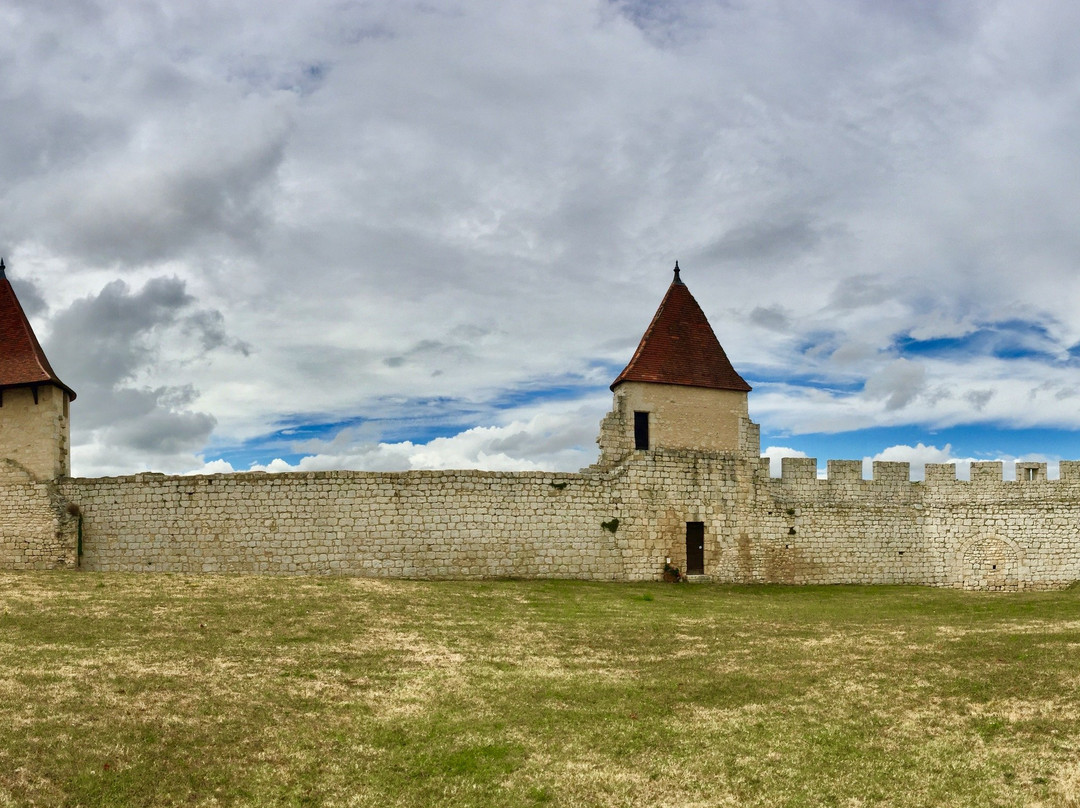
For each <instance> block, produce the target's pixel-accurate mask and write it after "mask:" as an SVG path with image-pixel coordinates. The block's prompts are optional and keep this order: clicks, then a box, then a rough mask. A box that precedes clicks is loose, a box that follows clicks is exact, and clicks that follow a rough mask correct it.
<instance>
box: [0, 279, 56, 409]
mask: <svg viewBox="0 0 1080 808" xmlns="http://www.w3.org/2000/svg"><path fill="white" fill-rule="evenodd" d="M4 269H5V267H4V266H3V262H2V261H0V389H3V388H5V387H31V386H33V385H35V384H55V385H56V386H57V387H59V388H61V389H62V390H66V391H67V393H68V395H69V396H71V398H72V399H74V398H75V391H74V390H72V389H71V388H70V387H68V386H67V385H66V384H64V383H63V382H62V381H60V379H58V378H57V377H56V374H55V373H54V372H53V369H52V367H51V366H50V365H49V360H48V359H46V358H45V352H44V351H42V350H41V344H40V343H39V342H38V341H37V337H35V336H34V330H33V329H32V328H31V327H30V322H29V321H28V320H27V319H26V314H25V313H24V312H23V309H22V306H21V305H19V299H18V298H17V297H15V290H14V289H12V288H11V283H10V281H8V279H7V275H6V274H5V272H4Z"/></svg>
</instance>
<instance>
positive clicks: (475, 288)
mask: <svg viewBox="0 0 1080 808" xmlns="http://www.w3.org/2000/svg"><path fill="white" fill-rule="evenodd" d="M1078 28H1080V7H1076V8H1073V7H1072V6H1068V5H1063V4H1058V3H1054V4H1050V3H1046V4H1044V3H1030V2H1020V1H1019V0H1002V1H1001V2H996V3H992V4H988V3H983V2H975V1H974V0H972V2H964V1H963V0H959V1H958V2H950V3H941V4H937V3H934V4H926V3H903V4H901V3H876V2H875V3H848V2H838V1H837V0H829V1H826V0H808V2H800V3H778V4H730V3H724V2H719V1H718V0H680V1H679V2H659V1H658V2H635V1H634V0H554V2H546V3H531V2H525V1H524V0H520V2H519V0H467V1H464V0H463V1H460V2H458V1H455V0H440V2H436V3H430V2H410V0H393V1H392V2H391V0H385V1H383V2H380V0H374V2H366V3H344V4H333V5H331V4H325V3H317V2H306V1H305V0H293V2H289V3H286V2H276V1H274V0H270V1H269V2H268V1H267V0H260V1H259V2H255V0H224V2H219V3H213V4H197V3H196V4H176V3H165V2H145V3H139V4H126V3H125V4H118V3H111V2H105V1H104V0H69V2H66V3H64V4H61V5H55V4H15V5H10V6H9V7H7V8H6V9H5V14H4V15H2V17H0V95H2V97H3V98H4V102H5V118H4V137H3V138H0V179H2V180H3V181H2V182H0V203H2V204H3V210H4V211H5V214H4V216H3V217H0V254H2V255H3V256H4V257H5V259H6V261H7V265H8V267H9V270H8V276H9V278H11V280H12V283H13V284H14V285H15V287H16V290H17V292H18V293H19V295H20V299H21V300H22V301H23V303H24V306H25V307H26V309H27V311H28V312H29V313H30V316H31V318H32V322H33V324H34V326H35V329H36V330H37V332H38V334H39V336H40V337H41V339H42V341H43V343H44V345H45V348H46V351H47V353H48V355H49V357H50V359H51V360H52V363H53V365H54V366H55V368H56V370H57V372H58V373H59V375H60V376H61V378H62V379H64V381H65V382H66V383H67V384H69V385H71V386H72V387H73V388H74V389H75V390H76V391H77V392H78V394H79V397H78V400H77V401H76V402H75V405H74V407H73V409H72V418H73V434H72V463H73V470H74V471H75V473H77V474H82V475H91V476H92V475H107V474H122V473H129V472H135V471H141V470H145V469H152V470H157V471H163V472H170V473H186V472H197V471H211V472H213V471H228V470H230V469H236V470H245V469H270V470H288V469H296V468H303V469H323V468H356V469H369V468H370V469H407V468H446V467H478V468H493V469H536V468H552V469H577V468H580V467H582V466H585V465H588V464H589V463H591V462H592V461H593V460H594V459H595V456H596V447H595V437H596V433H597V429H598V425H599V422H600V419H601V418H602V417H603V414H604V412H605V411H606V410H607V409H608V407H609V406H610V401H611V396H610V392H609V390H608V385H609V384H610V382H611V380H612V379H613V378H614V377H615V375H616V374H617V373H618V371H619V370H620V369H621V368H622V366H623V365H624V364H625V363H626V362H627V361H628V359H629V357H630V355H631V354H632V352H633V349H634V347H635V346H636V344H637V341H638V339H639V338H640V336H641V334H642V332H643V331H644V329H645V327H646V326H647V325H648V323H649V320H650V318H651V317H652V315H653V312H654V311H655V309H656V306H657V305H658V304H659V301H660V299H661V298H662V296H663V294H664V291H665V289H666V287H667V285H668V283H669V282H670V278H671V274H670V273H671V268H672V266H673V264H674V262H675V260H676V259H678V260H679V261H680V265H681V266H682V268H683V279H684V280H685V281H686V283H687V284H688V285H689V287H690V289H691V291H692V292H693V294H694V295H695V297H696V298H697V300H698V302H699V303H700V304H701V306H702V308H703V309H704V311H705V313H706V314H707V316H708V317H709V319H710V322H711V323H712V325H713V328H714V330H715V331H716V333H717V336H718V338H719V339H720V342H721V343H722V344H723V345H724V347H725V349H726V351H727V353H728V355H729V357H730V358H731V360H732V362H733V364H734V365H735V367H736V368H737V369H738V370H739V371H740V372H741V373H742V375H743V376H744V377H745V378H747V380H748V381H750V383H751V384H752V385H754V387H755V389H754V392H753V393H751V396H750V411H751V416H752V417H753V418H754V419H755V420H756V421H758V422H760V423H761V426H762V436H763V439H762V449H763V450H764V451H767V453H768V454H769V455H770V456H774V457H775V456H780V455H782V454H784V453H804V454H808V455H813V456H817V457H818V458H819V460H820V461H821V462H822V463H824V461H825V460H826V459H828V458H836V459H841V458H843V459H850V458H874V457H878V458H882V459H890V460H898V459H908V460H910V461H912V462H914V463H916V464H920V463H922V462H926V461H933V462H942V461H944V460H955V461H957V462H959V463H960V464H961V465H964V464H965V463H966V462H967V461H969V460H971V459H1002V460H1005V461H1009V460H1011V459H1014V458H1017V457H1020V458H1025V459H1045V460H1047V461H1048V462H1050V463H1051V468H1053V463H1054V461H1056V460H1057V459H1060V458H1069V459H1071V458H1077V457H1080V446H1077V441H1076V437H1075V436H1076V434H1077V431H1078V430H1080V407H1078V402H1080V363H1078V360H1080V314H1078V312H1080V306H1078V305H1077V302H1078V297H1080V273H1078V272H1076V271H1075V266H1076V263H1077V258H1078V256H1080V152H1078V150H1077V149H1076V143H1077V142H1080V53H1078V49H1077V48H1076V47H1075V41H1074V36H1073V32H1074V31H1076V30H1078Z"/></svg>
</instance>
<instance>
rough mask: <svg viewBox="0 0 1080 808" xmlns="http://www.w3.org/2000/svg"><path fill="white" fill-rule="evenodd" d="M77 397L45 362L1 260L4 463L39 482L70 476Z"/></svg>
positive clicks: (0, 441)
mask: <svg viewBox="0 0 1080 808" xmlns="http://www.w3.org/2000/svg"><path fill="white" fill-rule="evenodd" d="M74 398H75V391H74V390H72V389H71V388H70V387H68V386H67V385H66V384H64V383H63V382H62V381H60V379H59V378H58V377H57V375H56V373H54V372H53V369H52V366H51V365H49V360H48V359H46V358H45V352H44V351H42V350H41V345H40V343H38V340H37V337H36V336H34V330H33V329H32V328H31V327H30V322H29V321H28V320H27V319H26V313H25V312H23V309H22V306H21V305H19V300H18V298H17V297H15V291H14V290H13V289H12V288H11V283H10V282H9V281H8V279H7V272H6V267H5V266H4V262H3V259H0V462H3V461H13V462H15V463H16V464H18V465H19V466H21V467H22V468H23V469H24V470H25V471H26V472H28V473H29V474H31V475H32V476H33V477H34V478H36V479H38V480H53V479H56V478H57V477H63V476H67V475H68V474H70V472H71V449H70V426H69V419H68V405H69V403H70V402H71V401H73V400H74Z"/></svg>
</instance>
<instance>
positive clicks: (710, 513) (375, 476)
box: [0, 269, 1080, 591]
mask: <svg viewBox="0 0 1080 808" xmlns="http://www.w3.org/2000/svg"><path fill="white" fill-rule="evenodd" d="M4 283H6V280H4V279H3V277H2V275H0V287H2V286H3V284H4ZM3 291H4V288H0V292H3ZM9 299H10V300H12V301H13V300H14V298H13V297H11V296H10V294H9ZM3 302H4V299H3V296H2V295H0V304H3ZM12 305H13V306H14V308H12ZM0 308H2V305H0ZM15 309H17V302H16V303H15V304H10V303H9V311H15ZM16 313H17V314H18V315H20V316H21V309H18V311H17V312H16ZM3 314H4V312H3V311H0V315H3ZM0 326H4V328H7V332H9V333H13V334H15V336H16V337H17V338H18V339H19V340H22V344H24V345H25V346H26V348H25V351H24V356H23V360H24V361H23V362H22V364H21V365H20V364H17V363H15V362H13V361H8V362H7V364H6V365H3V364H2V363H0V370H4V368H6V370H4V373H6V374H7V375H6V376H5V375H0V394H6V398H5V399H4V406H2V407H0V435H6V436H7V437H6V438H4V441H3V442H0V569H49V568H80V569H84V570H98V571H154V572H183V573H254V574H331V575H363V576H378V577H389V578H457V579H483V578H514V577H520V578H580V579H588V580H598V581H648V580H657V579H659V578H660V577H661V575H662V573H663V570H664V568H665V565H666V564H668V563H670V564H672V565H674V566H677V567H679V568H681V569H684V570H690V571H694V572H696V573H699V574H700V575H701V576H702V577H704V578H707V579H711V580H714V581H722V582H735V583H785V584H840V583H877V584H890V583H896V584H923V585H930V586H949V587H957V588H965V589H989V590H1003V591H1004V590H1020V589H1039V588H1054V587H1061V586H1066V585H1068V584H1070V583H1072V582H1073V581H1077V580H1080V462H1063V463H1062V464H1061V473H1060V479H1057V480H1048V479H1047V475H1046V466H1045V464H1040V463H1018V464H1017V468H1016V480H1015V481H1004V480H1003V479H1002V472H1003V469H1002V466H1001V464H1000V463H975V464H973V465H972V469H971V479H970V481H960V480H957V479H956V471H955V468H953V467H952V466H951V465H928V466H927V467H926V474H925V481H923V482H911V481H910V480H909V472H910V470H909V468H908V465H907V464H906V463H874V464H873V476H872V478H871V479H863V477H862V462H861V461H836V460H831V461H829V462H828V474H827V477H826V478H824V479H819V478H818V476H817V464H816V461H815V460H813V459H809V458H786V459H784V460H783V462H782V474H781V476H780V477H777V478H773V477H770V476H769V465H768V460H767V459H765V458H761V457H759V452H760V450H759V430H758V427H757V425H756V424H754V423H753V422H752V421H751V420H750V419H749V417H748V415H747V412H748V410H747V403H746V402H747V393H748V392H749V390H750V387H749V385H747V384H746V382H745V381H744V380H743V379H742V378H741V377H740V376H739V375H738V374H737V373H736V372H735V370H734V368H732V367H731V364H730V362H728V360H727V357H726V355H725V354H724V353H723V349H722V348H720V345H719V343H718V342H717V341H716V337H715V335H713V333H712V330H711V328H710V327H709V325H708V323H707V321H706V320H705V318H704V314H703V313H702V312H701V310H700V308H699V307H698V306H697V303H696V301H694V300H693V298H692V297H691V296H690V294H689V291H688V290H686V288H685V286H684V285H683V284H682V282H681V281H680V280H679V276H678V270H677V269H676V275H675V280H674V282H673V283H672V286H671V288H669V290H668V294H667V296H665V298H664V301H663V302H662V304H661V307H660V309H659V310H658V311H657V314H656V316H655V317H654V319H653V322H652V324H650V326H649V329H648V330H647V331H646V334H645V336H644V337H643V338H642V343H641V345H639V347H638V350H637V351H636V352H635V354H634V357H633V358H632V359H631V361H630V363H629V364H628V365H627V367H626V369H624V370H623V372H622V373H621V374H620V375H619V377H618V379H616V381H615V383H614V384H613V385H612V390H613V393H614V396H613V408H612V411H611V412H610V413H609V414H608V415H607V417H606V418H605V419H604V420H603V422H602V424H601V427H600V436H599V438H598V443H599V444H600V458H599V460H598V462H597V463H596V464H595V465H593V466H590V467H589V468H587V469H584V470H582V471H581V472H578V473H573V474H571V473H547V472H520V473H505V472H483V471H411V472H394V473H390V472H351V471H332V472H310V473H293V474H263V473H242V474H222V475H211V476H192V477H176V476H165V475H160V474H138V475H134V476H129V477H111V478H92V479H85V478H76V479H72V478H69V477H66V476H64V474H65V473H66V468H67V465H66V464H67V454H68V447H67V443H66V429H67V402H68V401H69V400H70V399H71V398H74V393H73V392H72V391H71V390H70V389H69V388H67V387H65V386H64V385H63V384H62V383H61V382H59V380H58V379H56V378H55V374H52V371H51V368H48V364H47V361H46V360H45V359H44V355H43V354H41V352H40V346H38V345H37V343H36V339H35V338H33V335H32V332H31V331H30V330H29V324H28V323H26V322H25V318H24V320H23V321H21V322H19V323H15V325H14V326H13V325H12V322H11V320H10V319H9V320H8V321H7V324H6V326H5V325H4V324H3V323H0ZM16 326H17V327H16ZM3 333H5V332H4V330H3V328H0V336H2V335H3ZM3 347H4V346H3V345H0V349H3ZM7 358H8V360H10V359H11V354H8V355H7ZM25 368H29V370H28V371H24V369H25ZM25 373H29V374H30V376H29V377H24V375H25ZM20 374H24V375H20ZM31 396H33V398H31ZM61 418H62V419H63V420H62V421H61V420H60V419H61ZM35 458H37V459H39V460H42V463H38V462H37V460H35ZM24 461H26V462H24ZM27 463H29V465H27ZM42 464H43V465H42ZM697 567H700V568H699V569H698V568H697Z"/></svg>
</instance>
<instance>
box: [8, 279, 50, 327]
mask: <svg viewBox="0 0 1080 808" xmlns="http://www.w3.org/2000/svg"><path fill="white" fill-rule="evenodd" d="M8 281H9V282H10V283H11V287H12V288H13V289H14V290H15V295H16V296H17V297H18V298H19V303H20V304H21V305H22V307H23V311H25V312H26V314H27V316H28V317H34V316H36V315H38V314H44V313H45V312H46V311H48V308H49V304H48V303H47V302H46V301H45V295H44V294H42V291H41V287H40V286H39V285H38V284H37V283H36V282H34V281H32V280H27V279H25V278H18V277H16V278H12V277H10V276H9V277H8Z"/></svg>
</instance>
